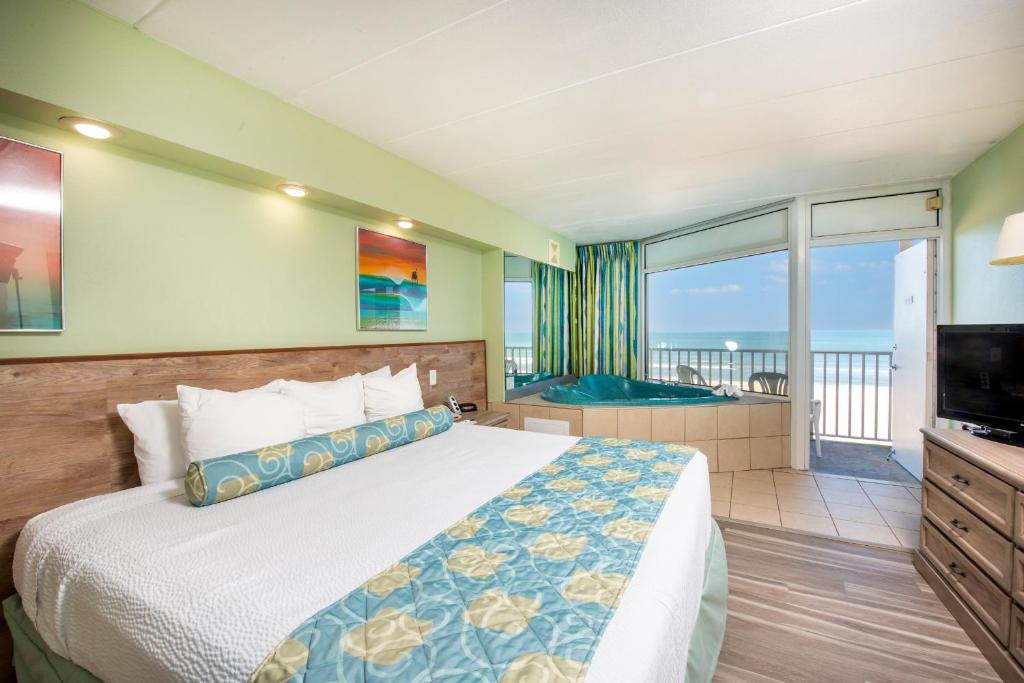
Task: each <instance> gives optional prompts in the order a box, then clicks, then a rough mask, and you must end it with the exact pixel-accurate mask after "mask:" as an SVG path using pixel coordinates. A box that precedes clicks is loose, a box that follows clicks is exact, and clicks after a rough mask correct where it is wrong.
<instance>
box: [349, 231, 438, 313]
mask: <svg viewBox="0 0 1024 683" xmlns="http://www.w3.org/2000/svg"><path fill="white" fill-rule="evenodd" d="M356 280H357V288H358V299H357V302H356V309H357V316H358V319H359V329H360V330H425V329H427V246H426V245H425V244H420V243H419V242H413V241H411V240H406V239H402V238H401V237H394V236H392V235H385V234H384V233H380V232H374V231H373V230H367V229H365V228H358V229H357V230H356Z"/></svg>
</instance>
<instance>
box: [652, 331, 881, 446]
mask: <svg viewBox="0 0 1024 683" xmlns="http://www.w3.org/2000/svg"><path fill="white" fill-rule="evenodd" d="M788 360H789V354H788V352H786V351H778V350H772V349H751V350H743V351H727V350H720V349H684V348H649V349H648V350H647V378H648V379H650V380H655V381H660V382H678V381H679V376H678V375H677V373H676V368H677V366H679V365H688V366H689V367H691V368H693V370H695V371H696V372H698V373H699V374H700V376H701V377H702V378H703V379H704V381H705V382H706V383H707V384H708V385H710V386H715V385H717V384H735V385H737V386H739V387H740V388H742V389H743V390H744V391H754V390H755V389H754V388H752V387H751V386H750V376H751V375H752V374H754V373H756V372H777V373H781V374H788V367H789V362H788ZM811 360H812V368H813V375H814V394H813V396H814V398H815V399H816V400H818V401H821V420H820V422H819V424H818V429H819V431H820V433H821V435H822V436H831V437H841V438H847V439H864V440H870V441H890V440H891V439H892V431H891V416H892V393H891V392H890V383H891V379H892V377H891V372H892V371H891V370H890V366H891V365H892V353H891V352H889V351H813V352H811Z"/></svg>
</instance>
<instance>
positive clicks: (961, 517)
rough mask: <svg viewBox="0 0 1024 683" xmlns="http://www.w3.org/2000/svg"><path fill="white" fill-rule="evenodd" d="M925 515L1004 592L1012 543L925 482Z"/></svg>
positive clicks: (1008, 579)
mask: <svg viewBox="0 0 1024 683" xmlns="http://www.w3.org/2000/svg"><path fill="white" fill-rule="evenodd" d="M921 505H922V508H923V511H924V515H925V517H927V518H928V519H929V520H930V521H931V522H932V523H933V524H935V526H937V527H938V528H939V529H940V530H941V531H942V532H943V533H945V534H946V537H947V538H949V539H952V540H953V542H954V543H955V544H956V546H957V547H958V548H959V549H960V550H962V551H963V552H964V553H966V554H967V556H968V557H970V558H971V559H972V560H974V562H975V563H976V564H977V565H978V566H979V567H981V568H982V569H983V570H984V571H985V573H986V574H988V576H989V578H991V579H992V580H993V581H995V582H996V584H998V585H999V587H1000V588H1002V589H1003V590H1004V591H1005V592H1007V593H1009V592H1010V585H1011V583H1012V578H1013V569H1014V562H1013V543H1012V542H1011V541H1009V540H1008V539H1006V538H1003V537H1002V536H1001V535H1000V534H999V533H998V532H996V531H995V530H994V529H992V527H990V526H989V525H988V524H986V523H985V522H983V521H982V520H981V519H980V518H979V517H978V516H977V515H975V514H974V513H972V512H971V511H970V510H968V509H967V508H965V507H964V506H963V505H961V504H960V503H958V502H956V501H955V500H953V499H952V498H950V497H949V496H947V495H946V494H945V493H943V492H942V491H940V490H939V488H938V487H937V486H935V484H933V483H931V482H930V481H925V482H924V486H923V487H922V488H921Z"/></svg>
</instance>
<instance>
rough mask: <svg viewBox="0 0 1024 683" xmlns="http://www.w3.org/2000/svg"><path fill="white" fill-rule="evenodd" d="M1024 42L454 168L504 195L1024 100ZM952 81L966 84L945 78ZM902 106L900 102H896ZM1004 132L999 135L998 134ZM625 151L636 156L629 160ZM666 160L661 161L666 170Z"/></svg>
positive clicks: (461, 177)
mask: <svg viewBox="0 0 1024 683" xmlns="http://www.w3.org/2000/svg"><path fill="white" fill-rule="evenodd" d="M1013 73H1024V48H1017V49H1014V50H1012V51H1010V53H1009V54H1002V53H998V54H995V55H991V54H990V55H984V56H981V57H976V58H970V59H965V60H959V61H956V62H952V63H949V64H941V65H937V66H930V67H925V68H922V69H918V70H914V71H907V72H900V73H897V74H894V75H892V76H888V77H882V78H877V79H868V80H863V81H856V82H854V83H849V84H846V85H841V86H836V87H835V88H830V89H822V90H814V91H810V92H806V93H802V94H799V95H794V96H791V97H788V98H780V99H777V100H771V101H768V102H763V103H757V104H752V105H747V106H742V107H733V108H727V109H724V110H719V111H704V110H700V111H697V112H693V113H691V114H689V115H687V116H684V117H681V118H679V119H676V120H673V121H670V122H666V123H664V124H661V125H652V126H649V127H646V128H638V129H630V130H629V131H624V132H622V133H620V134H618V135H616V136H615V137H614V139H612V140H606V139H599V140H590V141H587V142H584V143H579V144H576V145H568V146H565V147H556V148H553V149H549V150H546V151H543V152H539V153H536V154H524V155H519V156H516V157H513V158H511V159H508V160H507V161H501V162H493V163H490V164H487V165H485V166H478V167H475V168H470V169H467V170H464V171H461V172H455V173H453V174H451V175H452V177H453V178H454V179H455V180H457V181H458V182H461V183H464V184H471V185H473V187H474V189H477V190H479V191H483V192H486V193H487V194H488V195H489V196H494V197H495V198H497V199H498V200H499V201H505V200H506V199H507V198H508V197H511V196H517V195H519V194H520V193H522V192H529V191H531V190H536V189H538V188H544V187H547V186H559V185H565V184H568V183H572V182H575V181H576V180H577V179H579V178H590V177H595V176H597V177H607V176H612V175H627V174H629V173H632V172H633V170H634V168H636V167H638V166H642V167H645V168H649V167H651V166H659V165H663V164H666V163H668V164H680V163H685V164H689V163H692V162H694V161H696V160H700V159H703V158H706V157H709V156H714V155H719V154H725V153H729V152H732V151H735V150H739V149H745V148H749V147H757V146H764V145H766V144H769V145H775V144H778V143H780V142H786V141H794V140H798V139H801V138H812V137H815V136H820V135H827V134H831V133H836V132H841V131H845V130H856V129H860V128H870V127H872V126H878V125H885V124H887V123H891V122H894V121H910V120H916V119H923V118H928V117H931V116H937V115H942V114H945V113H950V112H957V111H962V110H963V109H964V108H965V107H966V108H968V109H977V108H982V107H988V106H992V105H998V104H1003V103H1006V102H1014V101H1024V78H1020V79H1014V78H1012V74H1013ZM950 82H957V83H962V84H963V85H962V87H960V88H957V89H953V88H949V87H947V84H948V83H950ZM894 105H896V106H894ZM997 137H998V135H997ZM624 159H635V160H636V161H634V162H627V163H623V160H624ZM667 170H668V169H667V168H665V167H664V166H661V171H663V172H664V171H667Z"/></svg>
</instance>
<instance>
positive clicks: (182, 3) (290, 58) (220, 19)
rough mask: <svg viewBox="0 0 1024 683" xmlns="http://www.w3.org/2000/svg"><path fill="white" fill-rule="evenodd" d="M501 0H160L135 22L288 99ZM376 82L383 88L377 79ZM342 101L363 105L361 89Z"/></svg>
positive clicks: (412, 48) (409, 49)
mask: <svg viewBox="0 0 1024 683" xmlns="http://www.w3.org/2000/svg"><path fill="white" fill-rule="evenodd" d="M503 4H504V2H503V0H429V1H428V2H424V1H423V0H391V1H384V2H382V1H380V0H377V1H374V0H303V1H302V2H282V0H164V2H163V3H161V5H160V6H159V7H158V8H157V9H156V10H154V11H153V12H151V13H150V14H149V15H148V16H147V17H146V18H145V19H144V20H143V21H142V22H141V23H140V24H139V28H140V29H141V30H142V31H144V32H145V33H147V34H149V35H151V36H153V37H154V38H156V39H157V40H160V41H163V42H165V43H168V44H170V45H173V46H175V47H176V48H178V49H179V50H181V51H183V52H186V53H188V54H190V55H192V56H194V57H197V58H198V59H200V60H202V61H204V62H207V63H209V64H212V65H214V66H216V67H218V68H220V69H222V70H224V71H227V72H228V73H230V74H232V75H234V76H237V77H239V78H241V79H242V80H244V81H247V82H249V83H252V84H253V85H255V86H257V87H259V88H262V89H264V90H267V91H269V92H272V93H274V94H275V95H278V96H280V97H283V98H285V99H289V98H291V97H292V96H294V95H295V94H296V93H298V92H300V91H301V90H302V89H304V88H308V87H310V86H312V85H315V84H318V83H324V82H325V81H326V82H330V81H331V80H333V79H334V78H343V77H344V75H345V74H346V73H347V72H349V71H350V70H353V69H355V70H358V69H359V68H360V67H367V66H369V65H370V64H372V63H373V60H376V59H380V58H381V57H382V56H386V55H388V54H389V53H390V52H391V51H393V50H399V51H404V52H405V54H406V55H407V56H411V55H415V54H416V53H417V52H418V51H419V49H420V48H419V47H418V42H419V41H420V40H422V39H423V38H424V36H430V35H431V34H435V33H441V32H444V30H445V29H447V30H449V31H450V30H454V29H455V28H456V27H457V26H458V25H459V23H460V22H463V21H466V20H468V19H471V18H473V17H474V16H478V15H486V14H487V12H488V11H489V10H492V9H494V8H497V7H501V6H502V5H503ZM377 87H380V88H385V87H386V86H385V85H384V84H383V83H378V84H377ZM366 95H367V93H365V92H364V93H362V97H359V98H355V99H351V100H349V101H347V102H346V103H345V106H346V108H351V109H356V110H358V109H361V108H363V107H365V106H366V102H365V96H366Z"/></svg>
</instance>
